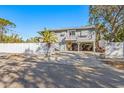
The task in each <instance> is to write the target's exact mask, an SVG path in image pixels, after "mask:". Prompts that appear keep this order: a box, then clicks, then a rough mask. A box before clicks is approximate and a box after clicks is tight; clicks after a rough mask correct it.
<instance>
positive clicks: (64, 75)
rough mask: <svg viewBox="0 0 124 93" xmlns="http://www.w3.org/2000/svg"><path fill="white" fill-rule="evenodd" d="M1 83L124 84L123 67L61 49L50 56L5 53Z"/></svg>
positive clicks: (33, 85)
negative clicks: (11, 55) (61, 50)
mask: <svg viewBox="0 0 124 93" xmlns="http://www.w3.org/2000/svg"><path fill="white" fill-rule="evenodd" d="M0 87H7V88H9V87H14V88H15V87H25V88H38V87H41V88H42V87H45V88H49V87H50V88H62V87H65V88H78V87H79V88H101V87H106V88H109V87H113V88H116V87H124V70H117V69H115V68H113V67H111V66H108V65H106V64H104V63H102V62H101V61H100V60H99V57H97V56H94V55H88V54H83V53H71V52H63V53H58V54H57V55H55V56H54V57H53V56H52V57H51V58H50V59H49V60H48V59H47V58H42V57H40V56H25V55H23V56H21V57H20V59H19V57H18V59H17V58H15V59H14V58H9V57H8V58H7V57H5V56H4V57H1V58H0Z"/></svg>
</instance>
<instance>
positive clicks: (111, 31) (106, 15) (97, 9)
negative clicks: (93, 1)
mask: <svg viewBox="0 0 124 93" xmlns="http://www.w3.org/2000/svg"><path fill="white" fill-rule="evenodd" d="M89 21H90V23H91V24H93V25H95V26H96V31H97V36H98V38H97V40H98V39H100V34H102V35H103V36H104V34H105V35H106V34H108V35H109V36H108V39H109V41H116V40H115V39H116V35H117V33H119V32H120V31H122V32H124V30H122V29H124V6H123V5H111V6H104V5H103V6H94V5H92V6H90V20H89Z"/></svg>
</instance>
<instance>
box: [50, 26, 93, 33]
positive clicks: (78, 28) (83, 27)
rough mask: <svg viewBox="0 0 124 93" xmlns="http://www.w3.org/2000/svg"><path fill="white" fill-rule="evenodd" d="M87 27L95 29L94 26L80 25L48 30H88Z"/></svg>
mask: <svg viewBox="0 0 124 93" xmlns="http://www.w3.org/2000/svg"><path fill="white" fill-rule="evenodd" d="M88 29H95V26H93V25H92V26H81V27H72V28H61V29H50V31H53V32H57V31H66V30H88Z"/></svg>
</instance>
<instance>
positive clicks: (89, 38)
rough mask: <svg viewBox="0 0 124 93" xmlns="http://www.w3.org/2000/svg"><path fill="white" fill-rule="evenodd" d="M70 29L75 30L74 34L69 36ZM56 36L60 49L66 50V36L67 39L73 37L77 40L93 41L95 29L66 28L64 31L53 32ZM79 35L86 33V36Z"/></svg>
mask: <svg viewBox="0 0 124 93" xmlns="http://www.w3.org/2000/svg"><path fill="white" fill-rule="evenodd" d="M70 31H75V36H74V37H72V38H71V36H69V32H70ZM55 33H56V35H57V37H58V42H59V43H58V45H57V46H58V47H59V50H60V51H64V50H66V43H65V40H66V39H67V38H69V39H75V40H77V41H79V42H94V41H95V38H96V37H95V31H90V30H66V31H57V32H55ZM61 34H64V36H63V37H61ZM81 35H86V36H87V37H86V38H83V37H80V36H81Z"/></svg>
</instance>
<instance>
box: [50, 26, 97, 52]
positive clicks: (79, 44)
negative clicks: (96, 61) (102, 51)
mask: <svg viewBox="0 0 124 93" xmlns="http://www.w3.org/2000/svg"><path fill="white" fill-rule="evenodd" d="M50 31H53V32H55V34H56V35H57V37H58V44H57V46H58V47H59V50H60V51H95V40H96V35H95V27H94V26H85V27H79V28H64V29H53V30H50Z"/></svg>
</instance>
